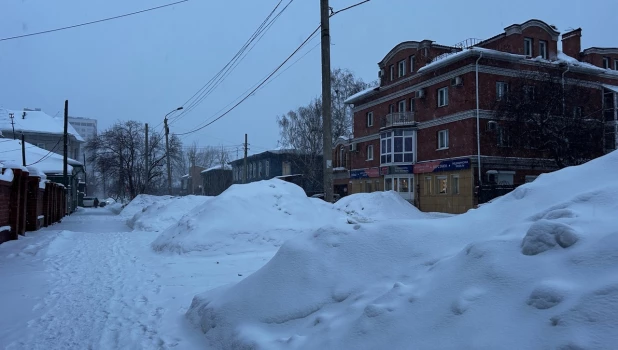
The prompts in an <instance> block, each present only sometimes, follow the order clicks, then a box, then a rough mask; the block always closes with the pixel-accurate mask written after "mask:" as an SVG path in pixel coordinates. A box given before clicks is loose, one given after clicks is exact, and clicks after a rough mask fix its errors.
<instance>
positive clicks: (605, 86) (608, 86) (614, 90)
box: [603, 84, 618, 94]
mask: <svg viewBox="0 0 618 350" xmlns="http://www.w3.org/2000/svg"><path fill="white" fill-rule="evenodd" d="M603 87H604V88H606V89H609V90H612V91H613V92H615V93H617V94H618V86H614V85H607V84H603Z"/></svg>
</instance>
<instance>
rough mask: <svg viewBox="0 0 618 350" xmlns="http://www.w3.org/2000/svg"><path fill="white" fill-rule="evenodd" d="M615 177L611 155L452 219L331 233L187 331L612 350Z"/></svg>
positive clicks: (198, 314) (291, 251)
mask: <svg viewBox="0 0 618 350" xmlns="http://www.w3.org/2000/svg"><path fill="white" fill-rule="evenodd" d="M616 172H618V152H613V153H612V154H609V155H607V156H605V157H603V158H600V159H597V160H594V161H592V162H589V163H587V164H585V165H583V166H579V167H573V168H568V169H564V170H562V171H559V172H556V173H552V174H548V175H543V176H541V177H539V178H538V179H537V180H535V181H534V182H532V183H530V184H527V185H524V186H522V187H520V188H519V189H517V190H516V191H514V192H513V193H511V194H509V195H506V196H504V197H502V198H499V199H498V200H496V201H495V202H493V203H491V204H488V205H486V206H483V207H482V208H480V209H477V210H473V211H470V212H468V213H466V214H462V215H459V216H454V217H450V218H443V219H431V220H425V219H417V220H395V221H384V222H374V223H366V224H337V223H333V225H332V226H330V227H324V228H321V229H318V230H316V231H314V232H310V233H306V234H302V235H299V236H298V237H296V238H294V239H291V240H289V241H287V242H286V243H285V244H284V245H283V246H282V247H281V248H280V249H279V251H278V252H277V254H276V255H275V257H274V258H273V259H272V260H271V261H270V262H268V263H267V264H266V265H265V266H264V267H263V268H262V269H260V270H258V271H257V272H255V273H254V274H253V275H251V276H248V277H247V278H245V279H244V280H242V281H240V282H239V283H237V284H235V285H232V286H229V287H222V288H219V289H216V290H212V291H210V292H207V293H204V294H202V295H198V296H196V297H195V298H194V300H193V303H192V305H191V308H190V309H189V311H188V312H187V317H188V319H189V320H190V321H191V322H192V323H194V324H195V325H196V326H197V327H199V328H200V329H201V330H202V331H203V332H204V333H205V334H206V336H207V338H208V339H209V340H210V341H211V342H212V345H213V347H216V348H220V349H232V348H239V349H240V348H242V349H245V348H246V349H249V348H251V349H384V348H388V349H518V350H519V349H613V348H615V344H616V335H617V334H618V270H617V268H616V266H618V219H617V216H616V213H618V200H617V198H618V176H614V175H613V174H615V173H616ZM322 221H324V220H322Z"/></svg>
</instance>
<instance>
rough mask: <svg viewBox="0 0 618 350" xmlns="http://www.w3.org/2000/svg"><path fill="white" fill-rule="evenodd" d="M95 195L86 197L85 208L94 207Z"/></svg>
mask: <svg viewBox="0 0 618 350" xmlns="http://www.w3.org/2000/svg"><path fill="white" fill-rule="evenodd" d="M94 200H95V197H84V208H92V207H94Z"/></svg>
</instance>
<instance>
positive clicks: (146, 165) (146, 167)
mask: <svg viewBox="0 0 618 350" xmlns="http://www.w3.org/2000/svg"><path fill="white" fill-rule="evenodd" d="M144 130H145V134H146V136H145V139H146V144H145V145H144V193H147V192H146V190H147V188H148V177H149V176H148V173H149V168H150V156H149V153H148V123H146V125H145V129H144Z"/></svg>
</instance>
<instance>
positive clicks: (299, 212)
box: [152, 179, 345, 254]
mask: <svg viewBox="0 0 618 350" xmlns="http://www.w3.org/2000/svg"><path fill="white" fill-rule="evenodd" d="M324 222H341V223H344V222H345V216H343V215H342V214H341V213H339V212H338V211H336V210H333V209H332V206H331V205H329V204H328V203H325V202H323V201H320V200H318V199H311V198H308V197H307V195H306V194H305V192H304V191H303V190H302V189H301V188H300V187H298V186H296V185H295V184H292V183H289V182H285V181H282V180H277V179H275V180H269V181H260V182H254V183H250V184H246V185H233V186H232V187H230V188H229V189H227V190H226V191H225V192H223V193H222V194H220V195H219V196H217V197H214V198H213V199H212V200H209V201H207V202H206V203H204V204H203V205H201V206H199V207H197V208H195V209H194V210H193V211H192V212H191V215H186V216H184V217H183V218H182V219H181V220H180V221H179V222H178V224H176V225H174V226H171V227H169V228H168V229H167V230H165V231H163V232H162V233H161V235H159V237H157V239H156V240H155V241H154V242H153V243H152V247H153V249H155V250H157V251H171V252H175V253H187V252H191V251H207V252H210V253H213V252H220V253H223V252H224V253H227V254H230V253H233V252H236V253H238V252H252V251H256V250H261V249H273V247H278V246H280V245H281V244H282V243H283V242H284V241H286V240H288V239H289V238H291V237H294V236H296V235H298V234H299V233H301V232H313V231H314V230H316V229H317V228H319V227H320V226H321V225H322V224H323V223H324ZM261 246H262V248H260V247H261Z"/></svg>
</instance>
